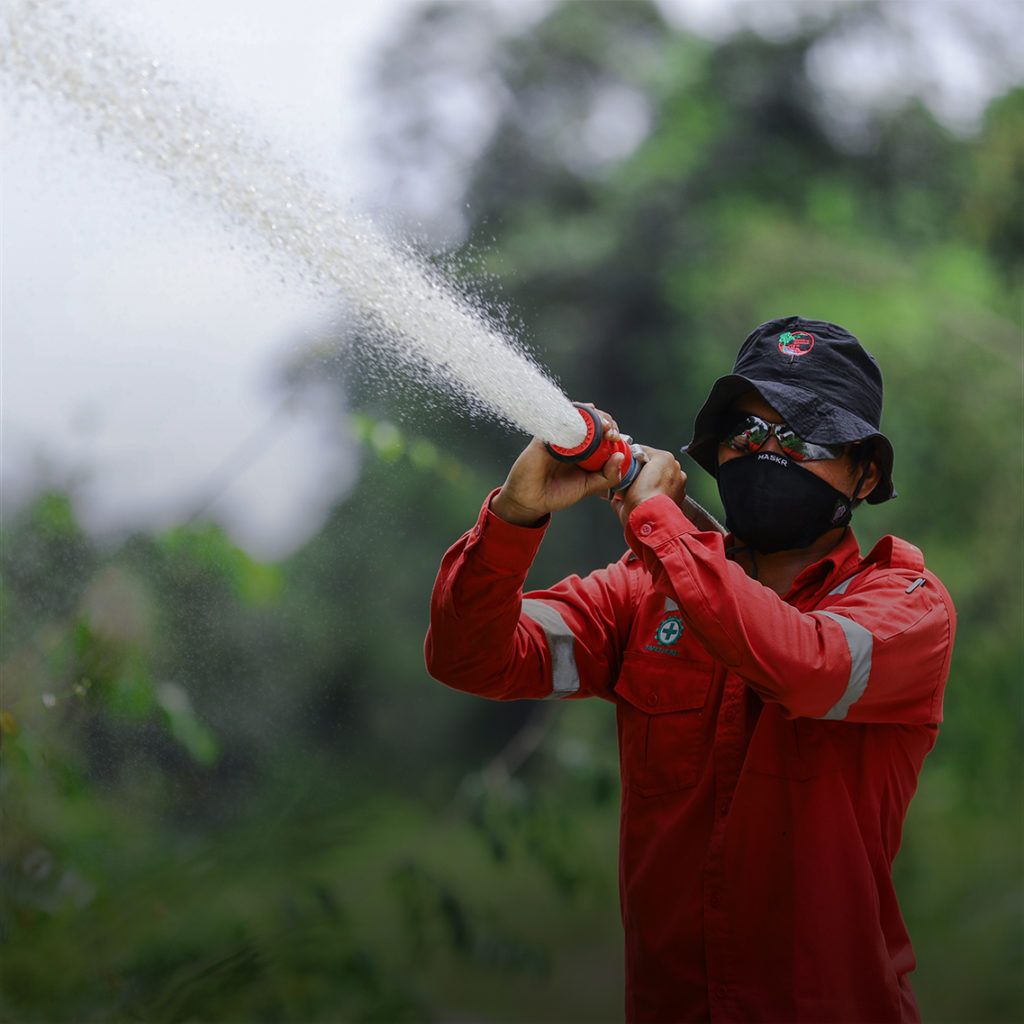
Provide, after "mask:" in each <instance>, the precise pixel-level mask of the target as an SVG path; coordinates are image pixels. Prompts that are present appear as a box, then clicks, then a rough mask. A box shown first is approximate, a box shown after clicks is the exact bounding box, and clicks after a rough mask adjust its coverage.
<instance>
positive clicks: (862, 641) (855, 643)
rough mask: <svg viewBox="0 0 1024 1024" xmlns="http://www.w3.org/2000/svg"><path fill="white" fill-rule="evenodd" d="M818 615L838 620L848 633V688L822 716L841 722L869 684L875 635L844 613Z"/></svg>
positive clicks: (845, 632) (819, 613)
mask: <svg viewBox="0 0 1024 1024" xmlns="http://www.w3.org/2000/svg"><path fill="white" fill-rule="evenodd" d="M815 614H816V615H827V616H828V617H829V618H830V619H832V620H833V621H835V622H838V623H839V625H840V626H841V627H842V630H843V633H844V634H845V635H846V646H847V647H849V649H850V679H849V682H848V683H847V684H846V690H845V692H844V693H843V695H842V697H840V698H839V700H838V701H836V703H835V706H834V707H833V708H832V710H831V711H829V712H828V713H827V714H825V715H822V718H825V719H829V720H831V721H836V722H840V721H842V720H843V719H844V718H845V717H846V713H847V712H848V711H849V710H850V708H851V707H853V705H854V704H856V703H857V701H858V700H860V697H861V694H863V693H864V690H865V689H866V687H867V685H868V676H870V675H871V649H872V647H873V646H874V642H875V640H874V637H873V636H872V635H871V631H870V630H867V629H865V628H864V627H863V626H861V625H858V623H856V622H854V621H853V619H848V618H846V617H845V616H843V615H836V614H835V613H834V612H816V613H815Z"/></svg>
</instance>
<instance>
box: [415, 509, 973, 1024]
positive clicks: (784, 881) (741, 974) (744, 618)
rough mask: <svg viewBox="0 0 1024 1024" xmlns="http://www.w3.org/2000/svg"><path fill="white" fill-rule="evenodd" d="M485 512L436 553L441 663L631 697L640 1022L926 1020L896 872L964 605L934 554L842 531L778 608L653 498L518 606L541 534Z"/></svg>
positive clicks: (483, 687) (620, 711) (518, 681)
mask: <svg viewBox="0 0 1024 1024" xmlns="http://www.w3.org/2000/svg"><path fill="white" fill-rule="evenodd" d="M488 505H489V502H488V504H485V506H484V508H483V509H482V510H481V513H480V517H479V519H478V520H477V523H476V526H475V527H474V528H473V529H472V530H471V531H470V532H469V533H467V534H466V535H465V536H464V537H463V538H462V539H461V540H460V541H459V542H458V543H456V544H455V545H454V546H453V547H452V548H451V549H450V550H449V551H448V553H447V554H446V555H445V558H444V560H443V562H442V565H441V569H440V572H439V574H438V577H437V582H436V584H435V587H434V593H433V597H432V603H431V624H430V630H429V633H428V635H427V642H426V657H427V665H428V668H429V670H430V672H431V674H432V675H434V676H435V677H436V678H437V679H439V680H441V681H442V682H444V683H446V684H448V685H449V686H452V687H455V688H457V689H460V690H464V691H467V692H470V693H475V694H479V695H481V696H484V697H490V698H496V699H503V700H504V699H518V698H547V697H585V696H599V697H604V698H606V699H607V700H610V701H612V702H614V704H615V705H616V710H617V721H618V736H619V755H620V765H621V773H622V802H621V821H620V851H619V853H620V898H621V907H622V918H623V924H624V929H625V942H626V1018H627V1020H629V1021H632V1022H655V1021H688V1020H712V1021H758V1022H783V1021H787V1022H788V1021H813V1022H817V1024H821V1022H825V1021H845V1022H858V1024H859V1022H867V1021H911V1020H917V1019H919V1014H918V1010H917V1006H916V1003H915V1000H914V996H913V993H912V990H911V987H910V984H909V981H908V975H909V973H910V972H911V971H912V970H913V968H914V965H915V961H914V955H913V951H912V949H911V944H910V939H909V937H908V934H907V931H906V928H905V926H904V922H903V919H902V916H901V914H900V910H899V907H898V905H897V901H896V895H895V892H894V888H893V883H892V872H891V868H892V862H893V858H894V857H895V855H896V852H897V850H898V849H899V845H900V839H901V834H902V826H903V820H904V817H905V814H906V810H907V806H908V804H909V802H910V799H911V797H912V795H913V793H914V790H915V788H916V786H917V778H918V773H919V771H920V768H921V765H922V762H923V760H924V758H925V755H926V754H927V753H928V751H929V750H930V749H931V748H932V746H933V744H934V742H935V737H936V733H937V728H938V722H939V721H940V720H941V717H942V694H943V689H944V685H945V681H946V676H947V674H948V671H949V660H950V654H951V651H952V645H953V633H954V622H955V618H954V612H953V607H952V603H951V601H950V599H949V596H948V594H947V593H946V591H945V589H944V588H943V586H942V584H941V583H940V582H939V581H938V580H937V579H936V578H935V576H934V575H932V574H931V573H929V572H928V571H927V570H926V569H925V568H924V564H923V560H922V557H921V553H920V552H919V551H918V549H917V548H915V547H913V546H912V545H910V544H907V543H906V542H904V541H899V540H897V539H895V538H891V537H887V538H885V539H884V540H882V541H880V542H879V544H878V545H877V546H876V547H875V549H874V550H873V551H872V552H871V554H870V555H868V557H867V558H861V555H860V552H859V549H858V546H857V542H856V540H855V539H854V537H853V534H852V532H851V531H849V530H847V532H846V534H845V535H844V537H843V539H842V540H841V541H840V543H839V544H838V546H837V547H836V548H835V549H834V550H833V551H832V552H830V554H829V555H828V556H827V557H826V558H824V559H823V560H821V561H820V562H817V563H816V564H814V565H812V566H810V567H809V568H807V569H806V570H804V571H803V572H802V573H801V574H800V575H799V576H798V577H797V579H796V580H795V582H794V584H793V587H792V589H791V590H790V592H789V593H788V594H786V595H785V597H784V598H780V597H779V596H777V595H776V594H775V593H773V592H772V591H770V590H769V589H768V588H766V587H764V586H762V585H761V584H759V583H757V582H756V581H755V580H752V579H750V578H749V577H747V576H746V574H745V573H744V572H743V570H742V569H741V568H740V567H739V566H738V565H736V564H735V563H733V562H732V561H730V560H729V559H728V558H727V556H726V546H725V545H726V541H725V539H724V538H723V537H722V536H720V535H719V534H717V533H709V532H700V531H698V530H697V528H696V527H695V526H694V525H693V524H692V523H690V522H689V520H688V519H687V518H686V517H685V516H684V515H683V513H682V512H681V510H680V509H679V508H678V507H677V506H676V505H675V503H674V502H672V501H671V500H670V499H669V498H667V497H664V496H659V497H654V498H650V499H648V500H647V501H645V502H643V503H642V504H641V505H639V506H638V507H637V508H636V509H635V510H634V511H633V513H632V515H631V517H630V523H629V526H628V528H627V530H626V537H627V541H628V542H629V545H630V548H631V551H630V552H629V553H628V554H627V555H626V556H625V557H623V559H622V560H620V561H618V562H616V563H614V564H612V565H610V566H608V567H607V568H605V569H602V570H599V571H596V572H594V573H592V574H591V575H589V576H587V577H586V578H585V579H580V578H579V577H575V576H574V577H570V578H568V579H566V580H564V581H562V582H561V583H559V584H558V585H556V586H554V587H552V588H551V589H549V590H543V591H535V592H532V593H530V594H527V595H526V596H525V597H524V595H523V593H522V588H523V584H524V581H525V578H526V574H527V571H528V569H529V567H530V565H531V562H532V560H533V557H534V555H535V554H536V551H537V548H538V546H539V544H540V541H541V537H542V535H543V533H544V530H543V528H524V527H517V526H513V525H510V524H508V523H505V522H504V521H502V520H501V519H499V518H498V517H497V516H495V515H494V514H493V513H492V512H490V511H489V507H488Z"/></svg>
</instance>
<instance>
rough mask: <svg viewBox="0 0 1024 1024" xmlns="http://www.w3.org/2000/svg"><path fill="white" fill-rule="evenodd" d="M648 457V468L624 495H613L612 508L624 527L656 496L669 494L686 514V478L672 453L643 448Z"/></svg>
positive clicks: (645, 468) (644, 468)
mask: <svg viewBox="0 0 1024 1024" xmlns="http://www.w3.org/2000/svg"><path fill="white" fill-rule="evenodd" d="M641 447H642V448H643V451H644V453H645V454H646V455H647V464H646V465H645V466H644V467H643V469H641V470H640V475H639V476H638V477H637V478H636V480H634V481H633V483H632V485H631V486H630V487H628V488H627V489H626V490H625V491H623V492H622V493H621V494H613V495H612V499H611V501H612V508H613V509H614V510H615V514H616V515H617V516H618V517H619V521H620V522H621V523H622V525H623V527H625V525H626V523H627V522H628V520H629V515H630V513H631V512H632V511H633V509H635V508H636V507H637V505H639V504H640V503H641V502H642V501H646V500H647V499H648V498H653V497H654V496H655V495H656V494H667V495H668V496H669V497H670V498H671V499H672V500H673V501H674V502H675V503H676V504H677V505H678V506H679V507H680V508H682V509H683V510H684V511H685V502H686V474H685V473H684V472H683V470H682V467H681V466H680V465H679V463H678V462H677V461H676V457H675V456H674V455H673V454H672V453H671V452H663V451H659V450H658V449H657V448H648V447H646V446H641Z"/></svg>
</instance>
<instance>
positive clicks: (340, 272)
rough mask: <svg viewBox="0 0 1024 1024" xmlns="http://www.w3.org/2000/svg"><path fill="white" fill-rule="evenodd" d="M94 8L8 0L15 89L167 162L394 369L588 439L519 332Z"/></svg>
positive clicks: (0, 36) (202, 202)
mask: <svg viewBox="0 0 1024 1024" xmlns="http://www.w3.org/2000/svg"><path fill="white" fill-rule="evenodd" d="M86 7H87V5H86V4H84V3H83V2H82V0H8V2H7V4H6V5H5V8H4V15H3V17H0V86H2V87H3V90H4V93H5V99H6V98H7V96H8V95H10V96H11V97H12V98H14V97H18V98H24V99H26V100H28V101H31V100H34V99H37V98H43V99H45V100H46V101H47V102H48V104H49V105H50V106H52V107H53V108H54V109H55V110H56V111H57V112H58V113H59V115H60V117H61V120H62V121H64V122H65V123H66V126H67V127H68V128H72V127H74V128H77V129H79V130H81V131H84V133H85V135H86V137H91V139H92V140H93V141H94V142H95V143H97V144H98V146H99V148H100V149H101V150H102V151H103V152H111V153H116V154H117V155H119V156H120V157H121V158H123V159H125V160H127V161H128V162H129V163H130V164H133V165H135V166H137V167H139V168H140V169H142V170H143V171H144V172H146V173H148V174H154V173H155V174H156V175H157V176H158V177H159V178H161V179H162V180H163V181H164V182H165V183H166V184H167V185H169V186H170V187H171V188H172V189H173V190H174V191H175V192H176V193H177V194H178V195H180V196H183V197H186V198H188V199H190V200H193V201H196V202H197V204H198V206H199V207H200V208H201V209H202V211H203V212H204V213H205V214H209V213H212V214H213V215H214V216H215V218H216V219H217V220H219V222H220V223H221V225H222V226H223V227H225V228H227V229H228V230H229V231H231V232H232V233H233V234H234V235H235V236H236V237H238V238H240V239H241V240H242V241H243V244H244V245H245V247H246V249H247V250H249V251H250V252H252V253H255V254H257V255H260V256H261V257H263V256H273V257H274V258H275V259H276V260H277V261H279V262H278V265H279V266H280V267H281V268H282V269H284V270H286V271H287V272H288V274H289V276H291V275H293V274H297V277H298V279H299V283H301V284H302V285H304V286H308V287H311V288H312V289H313V291H314V293H315V294H316V295H317V296H318V297H320V298H322V299H324V300H326V301H327V302H328V303H330V304H331V305H332V306H333V304H334V303H335V301H337V300H339V299H340V300H341V301H343V302H345V303H347V304H348V306H349V307H350V308H351V310H352V311H353V312H354V313H355V314H357V316H358V317H359V319H360V320H361V322H362V324H363V325H364V326H365V327H366V328H367V335H368V338H367V340H369V341H371V342H372V343H374V345H375V347H376V349H377V351H378V353H379V354H380V357H381V366H382V367H384V368H385V372H386V373H390V372H391V367H392V366H394V368H395V369H396V370H397V369H399V368H400V367H404V368H405V369H406V370H407V371H409V372H412V373H413V374H414V375H415V376H416V377H417V379H418V380H420V381H421V382H422V383H425V384H433V385H440V386H442V387H443V388H444V389H445V392H446V393H447V394H449V395H451V396H453V397H456V398H462V399H463V400H464V401H465V403H466V405H467V407H468V410H469V411H470V412H471V413H474V414H483V415H486V416H488V417H490V418H497V419H499V420H501V421H503V422H505V423H507V424H509V425H511V426H514V427H519V428H522V429H523V430H525V431H527V432H528V433H530V434H533V435H536V436H539V437H543V438H547V439H551V440H552V441H555V442H558V443H560V444H563V445H575V444H576V443H577V442H578V440H579V438H580V436H581V434H582V433H583V424H581V422H580V419H579V416H578V415H577V413H576V411H575V409H574V408H573V405H572V403H571V402H570V401H569V399H568V398H567V397H566V396H565V395H564V394H563V393H562V391H561V389H560V388H559V387H558V386H557V385H556V384H555V383H554V381H552V380H551V379H550V378H549V377H548V375H547V374H546V373H545V372H544V370H543V369H542V367H540V366H539V365H538V364H537V363H536V362H534V361H533V359H532V358H530V356H529V355H528V353H527V352H526V351H524V350H523V348H522V347H521V346H520V345H518V344H517V343H516V339H514V338H512V337H509V336H507V335H506V334H505V333H504V332H503V331H502V330H501V328H500V325H498V324H496V323H494V322H493V321H492V320H491V318H489V317H488V316H487V315H486V314H485V313H484V312H483V311H482V310H481V309H480V308H479V307H478V306H476V305H475V304H474V303H473V302H471V301H469V300H468V299H467V298H466V297H465V296H463V295H461V294H460V293H458V292H457V291H455V289H453V288H452V287H451V285H450V284H449V282H448V281H446V280H445V279H443V278H442V276H441V275H440V274H438V273H437V272H436V271H435V270H433V269H432V268H431V267H430V266H429V265H427V264H426V263H424V261H423V260H422V259H420V258H419V256H418V254H417V253H415V252H413V251H412V250H411V248H410V247H408V246H407V245H404V244H400V243H398V242H396V241H394V240H391V239H388V238H385V237H384V235H383V234H382V232H380V231H379V230H378V229H377V228H376V226H375V225H374V224H373V223H371V222H370V221H369V220H368V219H367V218H365V217H362V216H359V215H358V214H354V213H351V212H348V211H346V209H344V208H343V206H342V205H341V204H340V203H339V202H338V201H336V200H335V199H334V198H333V196H332V189H331V187H330V183H329V182H323V181H320V180H317V178H316V177H315V176H313V175H311V174H310V173H309V172H308V171H307V170H306V169H305V168H304V167H302V166H300V165H297V164H295V163H294V162H293V161H292V160H290V159H288V158H287V157H286V156H282V155H280V154H277V153H274V152H272V151H271V149H270V147H269V146H268V144H267V143H266V141H265V140H263V139H262V138H261V137H260V136H259V135H258V134H257V135H253V134H251V133H250V132H249V131H247V130H245V128H244V127H243V126H242V125H240V124H239V123H238V120H237V119H236V118H235V117H234V116H233V115H232V114H230V113H228V112H226V111H220V110H218V109H217V108H216V107H215V106H213V105H211V104H209V103H207V102H205V101H204V98H203V96H202V93H198V94H197V93H195V92H194V91H193V90H191V89H189V88H187V87H186V85H185V84H183V83H182V82H180V81H177V80H176V79H175V78H174V77H172V76H171V75H169V74H168V72H167V70H166V69H165V68H164V67H163V65H162V64H161V62H160V61H157V60H154V59H153V58H152V57H150V56H148V55H147V54H145V52H144V51H140V49H139V48H138V47H137V46H136V45H135V44H134V43H133V42H132V41H131V40H128V39H126V38H123V37H122V35H121V34H120V33H118V32H116V31H114V30H113V29H112V28H110V27H109V26H106V25H105V24H102V23H100V22H98V21H96V20H94V19H93V18H91V17H89V16H88V14H87V12H86V11H85V10H84V8H86ZM68 115H70V116H68ZM61 154H62V156H63V150H61Z"/></svg>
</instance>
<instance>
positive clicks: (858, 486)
mask: <svg viewBox="0 0 1024 1024" xmlns="http://www.w3.org/2000/svg"><path fill="white" fill-rule="evenodd" d="M871 465H872V463H871V462H868V464H867V466H865V467H864V472H863V473H861V475H860V479H859V480H858V481H857V484H856V486H855V487H854V488H853V494H852V495H851V496H850V501H851V502H858V501H860V500H861V499H860V489H861V486H862V485H863V483H864V481H865V480H866V479H867V478H868V473H870V472H871Z"/></svg>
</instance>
